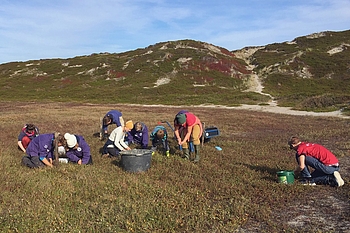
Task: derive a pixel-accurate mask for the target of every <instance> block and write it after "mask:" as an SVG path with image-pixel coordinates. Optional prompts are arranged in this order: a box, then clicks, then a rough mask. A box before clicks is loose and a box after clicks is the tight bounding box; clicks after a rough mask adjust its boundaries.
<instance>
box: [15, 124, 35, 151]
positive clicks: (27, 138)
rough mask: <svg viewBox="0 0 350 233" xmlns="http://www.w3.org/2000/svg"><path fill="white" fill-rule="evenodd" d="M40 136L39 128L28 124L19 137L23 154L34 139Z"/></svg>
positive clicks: (19, 146) (19, 144)
mask: <svg viewBox="0 0 350 233" xmlns="http://www.w3.org/2000/svg"><path fill="white" fill-rule="evenodd" d="M38 135H39V128H38V127H36V126H35V125H33V124H26V125H25V126H24V127H23V128H22V130H21V132H20V133H19V135H18V142H17V144H18V148H19V149H20V150H22V151H23V152H26V149H27V147H28V145H29V143H30V142H31V141H32V140H33V138H35V137H37V136H38Z"/></svg>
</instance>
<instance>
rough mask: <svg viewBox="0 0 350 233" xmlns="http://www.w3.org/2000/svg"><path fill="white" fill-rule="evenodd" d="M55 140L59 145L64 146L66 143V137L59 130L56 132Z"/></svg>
mask: <svg viewBox="0 0 350 233" xmlns="http://www.w3.org/2000/svg"><path fill="white" fill-rule="evenodd" d="M54 142H55V145H57V146H64V145H65V144H66V139H65V138H64V136H63V135H62V134H60V133H59V132H55V133H54Z"/></svg>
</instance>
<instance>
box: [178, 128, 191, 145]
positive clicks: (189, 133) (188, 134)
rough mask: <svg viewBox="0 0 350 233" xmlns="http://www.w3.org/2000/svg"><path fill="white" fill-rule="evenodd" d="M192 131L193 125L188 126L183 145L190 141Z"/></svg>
mask: <svg viewBox="0 0 350 233" xmlns="http://www.w3.org/2000/svg"><path fill="white" fill-rule="evenodd" d="M192 129H193V125H192V126H187V133H186V135H185V137H184V139H183V140H182V142H181V145H182V144H184V143H185V142H187V141H189V140H190V137H191V133H192Z"/></svg>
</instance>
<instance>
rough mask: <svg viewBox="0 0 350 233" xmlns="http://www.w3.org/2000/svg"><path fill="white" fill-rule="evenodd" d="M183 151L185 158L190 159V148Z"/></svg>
mask: <svg viewBox="0 0 350 233" xmlns="http://www.w3.org/2000/svg"><path fill="white" fill-rule="evenodd" d="M182 151H183V155H184V158H186V159H190V150H189V149H188V148H183V149H182Z"/></svg>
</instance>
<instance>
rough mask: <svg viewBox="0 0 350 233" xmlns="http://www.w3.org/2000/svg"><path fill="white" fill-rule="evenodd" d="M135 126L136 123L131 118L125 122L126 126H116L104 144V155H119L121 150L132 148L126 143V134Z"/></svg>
mask: <svg viewBox="0 0 350 233" xmlns="http://www.w3.org/2000/svg"><path fill="white" fill-rule="evenodd" d="M133 127H134V123H133V122H132V121H131V120H130V121H127V122H125V126H118V127H117V128H115V129H114V130H113V131H112V132H111V134H110V135H109V137H108V140H107V142H106V143H105V144H104V146H103V152H102V156H103V157H104V156H108V157H111V156H118V155H119V152H120V151H124V150H131V149H130V147H129V146H128V145H127V144H126V143H125V136H126V135H127V133H128V132H129V131H130V130H131V129H132V128H133Z"/></svg>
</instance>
